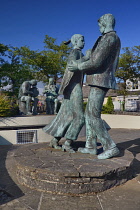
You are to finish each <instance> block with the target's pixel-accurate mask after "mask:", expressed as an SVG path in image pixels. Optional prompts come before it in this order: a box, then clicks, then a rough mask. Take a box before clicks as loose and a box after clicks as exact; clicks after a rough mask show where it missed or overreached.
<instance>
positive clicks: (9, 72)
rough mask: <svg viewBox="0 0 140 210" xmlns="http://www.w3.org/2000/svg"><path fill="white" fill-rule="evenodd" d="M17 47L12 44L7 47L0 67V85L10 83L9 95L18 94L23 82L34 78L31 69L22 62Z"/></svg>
mask: <svg viewBox="0 0 140 210" xmlns="http://www.w3.org/2000/svg"><path fill="white" fill-rule="evenodd" d="M17 49H18V48H15V47H12V46H10V47H8V48H7V50H6V51H5V52H4V54H3V58H2V59H3V60H2V62H1V67H0V68H1V69H0V79H1V80H0V87H1V88H2V87H4V86H7V85H9V88H8V91H7V92H8V93H9V95H17V94H18V90H19V87H20V85H21V83H22V82H23V81H25V80H29V79H32V78H33V74H32V72H31V71H30V69H29V68H27V66H26V65H24V64H23V63H21V59H20V56H19V55H17V54H16V51H17Z"/></svg>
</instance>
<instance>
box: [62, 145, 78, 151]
mask: <svg viewBox="0 0 140 210" xmlns="http://www.w3.org/2000/svg"><path fill="white" fill-rule="evenodd" d="M62 151H63V152H69V153H75V151H74V149H73V148H72V147H71V146H68V145H65V144H64V145H63V146H62Z"/></svg>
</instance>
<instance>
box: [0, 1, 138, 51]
mask: <svg viewBox="0 0 140 210" xmlns="http://www.w3.org/2000/svg"><path fill="white" fill-rule="evenodd" d="M0 5H1V12H0V20H1V21H0V29H1V32H0V43H3V44H11V45H12V46H15V47H20V46H24V45H27V46H29V47H30V49H31V50H37V49H39V50H43V46H44V44H43V40H44V37H45V35H46V34H47V35H49V36H52V37H54V38H57V43H58V44H59V43H61V42H62V41H64V40H68V39H70V37H71V36H72V35H73V34H75V33H80V34H82V35H84V36H85V48H84V49H83V52H85V51H86V50H87V49H90V48H92V46H93V44H94V42H95V41H96V39H97V38H98V36H99V35H100V32H99V28H98V24H97V20H98V19H99V18H100V16H102V15H103V14H105V13H112V14H113V15H114V16H115V18H116V27H115V30H116V31H117V34H118V35H119V37H120V39H121V43H122V47H132V46H136V45H140V24H139V21H140V1H139V0H133V1H132V0H117V1H114V0H100V1H99V0H86V1H85V0H70V1H67V0H0Z"/></svg>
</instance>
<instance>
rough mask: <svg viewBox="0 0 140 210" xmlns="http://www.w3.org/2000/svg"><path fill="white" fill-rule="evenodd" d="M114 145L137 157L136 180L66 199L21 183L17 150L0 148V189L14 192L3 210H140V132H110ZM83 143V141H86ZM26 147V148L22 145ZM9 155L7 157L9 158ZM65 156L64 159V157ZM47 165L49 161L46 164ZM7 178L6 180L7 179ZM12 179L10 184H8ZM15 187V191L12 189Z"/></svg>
mask: <svg viewBox="0 0 140 210" xmlns="http://www.w3.org/2000/svg"><path fill="white" fill-rule="evenodd" d="M109 133H110V135H111V137H112V138H113V139H114V140H115V142H116V143H117V144H118V145H119V146H120V145H121V146H122V147H123V148H124V149H128V150H129V152H131V154H133V155H134V157H135V161H134V164H133V170H135V176H136V178H133V179H132V180H130V181H128V182H126V183H125V184H123V185H121V186H117V187H114V188H111V189H108V190H106V191H104V192H100V193H97V194H94V195H81V196H78V197H77V196H67V195H52V194H49V193H43V192H38V191H34V190H29V188H27V187H25V186H22V185H20V184H19V182H18V180H17V177H16V176H15V175H16V174H15V173H16V171H15V165H14V164H15V163H14V159H13V156H14V149H16V146H14V147H12V146H1V147H0V166H1V168H0V187H1V185H2V188H0V189H3V188H4V189H5V190H6V189H8V191H7V190H6V191H7V192H9V193H10V191H9V190H10V188H11V187H12V190H11V196H12V197H11V200H10V201H7V202H5V203H3V204H2V205H0V210H56V209H57V210H62V209H63V210H71V209H72V208H71V207H73V209H74V210H95V209H96V210H119V209H120V210H122V209H123V210H127V209H128V210H134V209H135V210H139V209H140V179H139V176H140V175H139V174H140V150H139V149H138V148H139V146H140V130H127V129H111V130H110V131H109ZM80 140H81V139H80ZM83 140H84V139H83ZM22 147H24V146H22ZM7 153H8V156H7ZM65 155H66V154H65V153H64V158H65ZM46 163H47V161H46ZM5 176H6V177H7V178H6V179H4V177H5ZM8 178H9V181H8ZM13 186H14V188H13Z"/></svg>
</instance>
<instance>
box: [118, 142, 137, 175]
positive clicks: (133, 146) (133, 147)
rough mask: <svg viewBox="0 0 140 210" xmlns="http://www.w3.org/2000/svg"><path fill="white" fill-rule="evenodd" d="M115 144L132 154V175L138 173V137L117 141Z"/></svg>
mask: <svg viewBox="0 0 140 210" xmlns="http://www.w3.org/2000/svg"><path fill="white" fill-rule="evenodd" d="M117 146H118V147H119V148H122V149H123V150H126V149H127V150H128V151H130V152H131V153H132V154H133V156H134V160H133V164H132V169H133V171H134V176H135V177H136V176H137V175H138V174H140V159H137V155H140V138H137V139H134V140H130V141H126V142H122V143H118V144H117Z"/></svg>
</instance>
